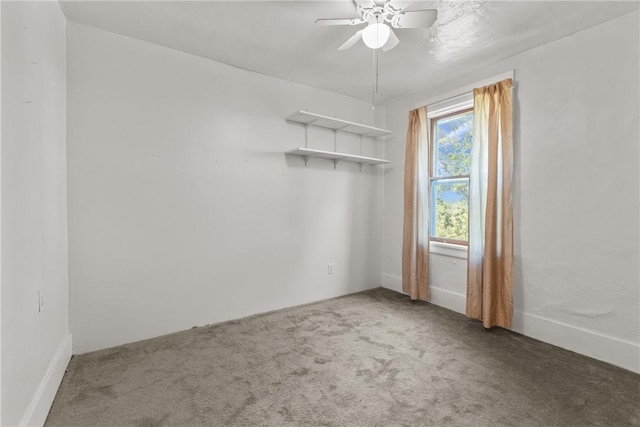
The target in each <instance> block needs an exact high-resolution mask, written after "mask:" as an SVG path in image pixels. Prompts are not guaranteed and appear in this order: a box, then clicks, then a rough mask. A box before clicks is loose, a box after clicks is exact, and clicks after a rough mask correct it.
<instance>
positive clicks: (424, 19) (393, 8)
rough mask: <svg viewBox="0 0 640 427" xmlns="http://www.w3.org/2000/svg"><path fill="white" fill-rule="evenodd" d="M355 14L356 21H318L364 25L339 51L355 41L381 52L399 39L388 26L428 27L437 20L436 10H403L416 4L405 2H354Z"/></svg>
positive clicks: (366, 0)
mask: <svg viewBox="0 0 640 427" xmlns="http://www.w3.org/2000/svg"><path fill="white" fill-rule="evenodd" d="M353 1H354V3H355V5H356V11H357V13H358V15H359V16H358V17H357V18H337V19H317V20H316V24H319V25H361V24H365V23H366V24H367V26H366V27H365V28H363V29H361V30H358V31H356V33H355V34H354V35H352V36H351V37H350V38H349V39H348V40H347V41H345V42H344V43H342V44H341V45H340V46H339V47H338V50H345V49H349V48H350V47H352V46H354V45H355V44H356V43H357V42H358V41H360V40H362V41H363V42H364V44H365V45H366V46H367V47H369V48H371V49H378V48H382V50H383V51H384V52H386V51H388V50H390V49H393V48H394V47H396V45H397V44H398V43H400V40H399V39H398V37H397V36H396V34H395V33H394V32H393V30H392V29H391V27H393V28H397V29H402V28H429V27H431V26H432V25H433V23H434V22H435V20H436V18H437V17H438V11H437V10H436V9H427V10H412V11H405V9H407V8H408V7H411V6H412V5H414V4H417V3H418V4H419V3H420V2H416V1H404V0H386V1H384V0H377V1H374V0H353Z"/></svg>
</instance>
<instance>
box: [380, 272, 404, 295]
mask: <svg viewBox="0 0 640 427" xmlns="http://www.w3.org/2000/svg"><path fill="white" fill-rule="evenodd" d="M380 286H382V287H383V288H386V289H391V290H392V291H396V292H400V293H403V292H402V277H400V276H396V275H393V274H387V273H381V274H380Z"/></svg>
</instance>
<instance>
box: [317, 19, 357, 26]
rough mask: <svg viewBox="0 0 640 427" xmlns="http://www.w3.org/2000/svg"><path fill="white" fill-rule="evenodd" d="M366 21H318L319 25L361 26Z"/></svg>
mask: <svg viewBox="0 0 640 427" xmlns="http://www.w3.org/2000/svg"><path fill="white" fill-rule="evenodd" d="M365 22H366V21H365V20H364V19H360V18H336V19H316V24H318V25H359V24H364V23H365Z"/></svg>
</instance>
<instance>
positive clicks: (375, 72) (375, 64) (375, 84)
mask: <svg viewBox="0 0 640 427" xmlns="http://www.w3.org/2000/svg"><path fill="white" fill-rule="evenodd" d="M371 51H372V52H373V88H372V90H371V109H372V110H375V109H376V104H375V100H376V94H377V93H378V49H371Z"/></svg>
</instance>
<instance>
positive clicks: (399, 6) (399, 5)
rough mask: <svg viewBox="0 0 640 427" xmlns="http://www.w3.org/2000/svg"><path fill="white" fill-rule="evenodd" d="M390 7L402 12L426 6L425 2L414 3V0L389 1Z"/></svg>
mask: <svg viewBox="0 0 640 427" xmlns="http://www.w3.org/2000/svg"><path fill="white" fill-rule="evenodd" d="M388 5H389V6H391V7H392V8H393V10H395V11H398V12H399V11H401V10H405V9H409V8H411V7H414V6H415V7H420V6H424V1H412V0H389V2H388Z"/></svg>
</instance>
